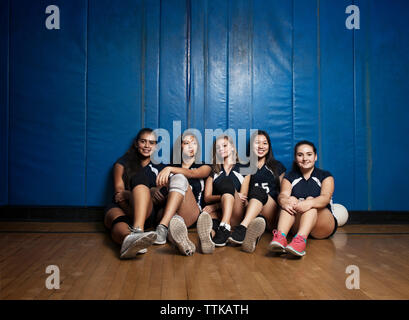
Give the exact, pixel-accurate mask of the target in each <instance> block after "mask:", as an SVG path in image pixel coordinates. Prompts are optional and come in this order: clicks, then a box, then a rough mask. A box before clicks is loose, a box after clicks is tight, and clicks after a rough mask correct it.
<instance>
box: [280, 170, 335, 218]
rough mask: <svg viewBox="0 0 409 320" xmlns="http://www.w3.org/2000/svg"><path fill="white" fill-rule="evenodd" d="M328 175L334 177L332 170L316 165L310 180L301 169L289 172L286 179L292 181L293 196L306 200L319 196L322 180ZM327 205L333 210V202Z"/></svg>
mask: <svg viewBox="0 0 409 320" xmlns="http://www.w3.org/2000/svg"><path fill="white" fill-rule="evenodd" d="M328 177H332V174H331V173H330V172H328V171H325V170H321V169H319V168H317V167H315V168H314V170H313V171H312V173H311V176H310V178H309V179H308V180H305V178H304V176H303V175H302V173H301V172H300V171H299V170H297V171H290V172H287V173H286V174H285V176H284V179H287V180H288V181H290V182H291V184H292V186H293V188H292V191H291V196H293V197H296V198H297V199H301V200H304V199H306V198H308V197H313V198H316V197H319V196H320V195H321V185H322V181H324V180H325V179H326V178H328ZM331 202H332V199H331ZM327 207H328V209H330V210H331V203H330V204H328V206H327Z"/></svg>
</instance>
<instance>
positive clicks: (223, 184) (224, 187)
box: [214, 177, 236, 197]
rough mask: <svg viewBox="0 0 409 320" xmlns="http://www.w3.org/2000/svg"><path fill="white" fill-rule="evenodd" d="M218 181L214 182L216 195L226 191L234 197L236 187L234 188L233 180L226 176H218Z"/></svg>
mask: <svg viewBox="0 0 409 320" xmlns="http://www.w3.org/2000/svg"><path fill="white" fill-rule="evenodd" d="M219 179H221V180H220V181H217V182H216V183H215V184H214V191H215V194H217V195H224V194H226V193H229V194H231V195H232V196H233V197H234V193H235V191H236V189H235V188H234V184H233V181H232V180H231V179H230V178H228V177H223V178H219Z"/></svg>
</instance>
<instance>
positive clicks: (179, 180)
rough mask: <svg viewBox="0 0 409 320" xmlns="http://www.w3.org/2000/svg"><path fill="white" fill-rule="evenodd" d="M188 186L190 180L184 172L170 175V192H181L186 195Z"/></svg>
mask: <svg viewBox="0 0 409 320" xmlns="http://www.w3.org/2000/svg"><path fill="white" fill-rule="evenodd" d="M188 187H189V181H187V179H186V177H185V176H184V175H183V174H180V173H178V174H175V175H173V176H171V177H170V181H169V192H179V193H180V194H181V195H182V196H185V194H186V191H187V188H188Z"/></svg>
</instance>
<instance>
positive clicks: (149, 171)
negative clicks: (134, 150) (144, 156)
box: [115, 154, 166, 190]
mask: <svg viewBox="0 0 409 320" xmlns="http://www.w3.org/2000/svg"><path fill="white" fill-rule="evenodd" d="M127 159H128V156H127V154H124V155H123V156H122V157H120V158H119V159H118V160H116V162H115V164H117V163H118V164H120V165H122V166H123V167H124V168H125V167H126V165H127ZM165 167H166V165H165V164H162V163H160V164H154V163H152V161H150V162H149V163H148V165H146V166H145V167H143V168H142V170H143V171H144V174H145V175H146V176H147V177H148V180H149V187H150V188H152V187H156V177H157V175H158V173H159V172H160V171H161V170H162V169H163V168H165ZM124 177H125V172H124V174H123V175H122V180H124ZM124 184H125V187H126V188H127V189H126V190H129V189H128V184H127V183H125V180H124Z"/></svg>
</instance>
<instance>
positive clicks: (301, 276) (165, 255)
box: [0, 222, 409, 300]
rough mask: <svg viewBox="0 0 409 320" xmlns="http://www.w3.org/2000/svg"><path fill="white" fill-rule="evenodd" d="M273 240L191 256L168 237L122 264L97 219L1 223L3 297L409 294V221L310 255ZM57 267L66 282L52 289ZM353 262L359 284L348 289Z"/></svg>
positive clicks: (312, 245) (356, 233) (348, 236)
mask: <svg viewBox="0 0 409 320" xmlns="http://www.w3.org/2000/svg"><path fill="white" fill-rule="evenodd" d="M189 235H190V238H191V239H192V241H194V242H195V244H198V238H197V235H196V233H195V230H194V229H192V230H189ZM270 239H271V236H270V234H265V235H264V236H263V237H262V239H261V241H260V243H259V244H258V246H257V249H256V251H255V252H254V253H253V254H248V253H245V252H242V251H241V250H240V248H239V247H231V246H228V247H224V248H218V249H216V251H215V253H214V254H212V255H204V254H201V253H200V251H199V252H196V253H195V254H194V255H193V256H192V257H185V256H181V255H179V254H178V253H177V252H176V250H175V249H174V248H173V247H171V246H170V245H168V244H166V245H163V246H153V247H151V248H149V251H148V253H147V254H145V255H141V256H139V257H137V258H136V259H134V260H127V261H122V260H120V259H118V253H119V246H117V245H115V244H114V243H113V242H112V241H111V239H110V237H109V234H108V233H106V231H105V230H104V227H103V226H102V225H101V224H99V223H33V222H30V223H28V222H20V223H15V222H13V223H11V222H0V299H2V300H4V299H18V300H20V299H149V300H151V299H152V300H153V299H155V300H157V299H159V300H160V299H166V300H168V299H176V300H179V299H182V300H186V299H192V300H196V299H203V300H207V299H216V300H218V299H223V300H226V299H227V300H230V299H235V300H236V299H238V300H241V299H245V300H252V299H257V300H265V299H291V300H294V299H341V300H345V299H347V300H349V299H354V300H355V299H360V300H361V299H405V300H406V299H409V225H385V226H380V225H379V226H378V225H377V226H374V225H367V226H363V225H346V226H344V227H343V228H339V229H338V232H337V233H336V234H335V236H334V237H333V238H332V239H330V240H309V241H308V246H307V255H306V256H305V257H303V258H302V259H298V258H291V257H289V256H287V255H284V256H275V255H274V254H272V253H269V252H268V251H267V249H266V247H267V245H268V242H269V241H270ZM49 265H56V266H58V268H59V270H60V289H52V290H49V289H47V288H46V286H45V282H46V279H47V277H49V276H50V274H47V273H46V268H47V266H49ZM350 265H355V266H357V267H358V268H359V277H360V278H359V289H347V287H346V280H347V277H348V276H350V274H348V273H346V269H347V267H348V266H350ZM355 275H356V273H355ZM356 283H357V282H355V284H356Z"/></svg>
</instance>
